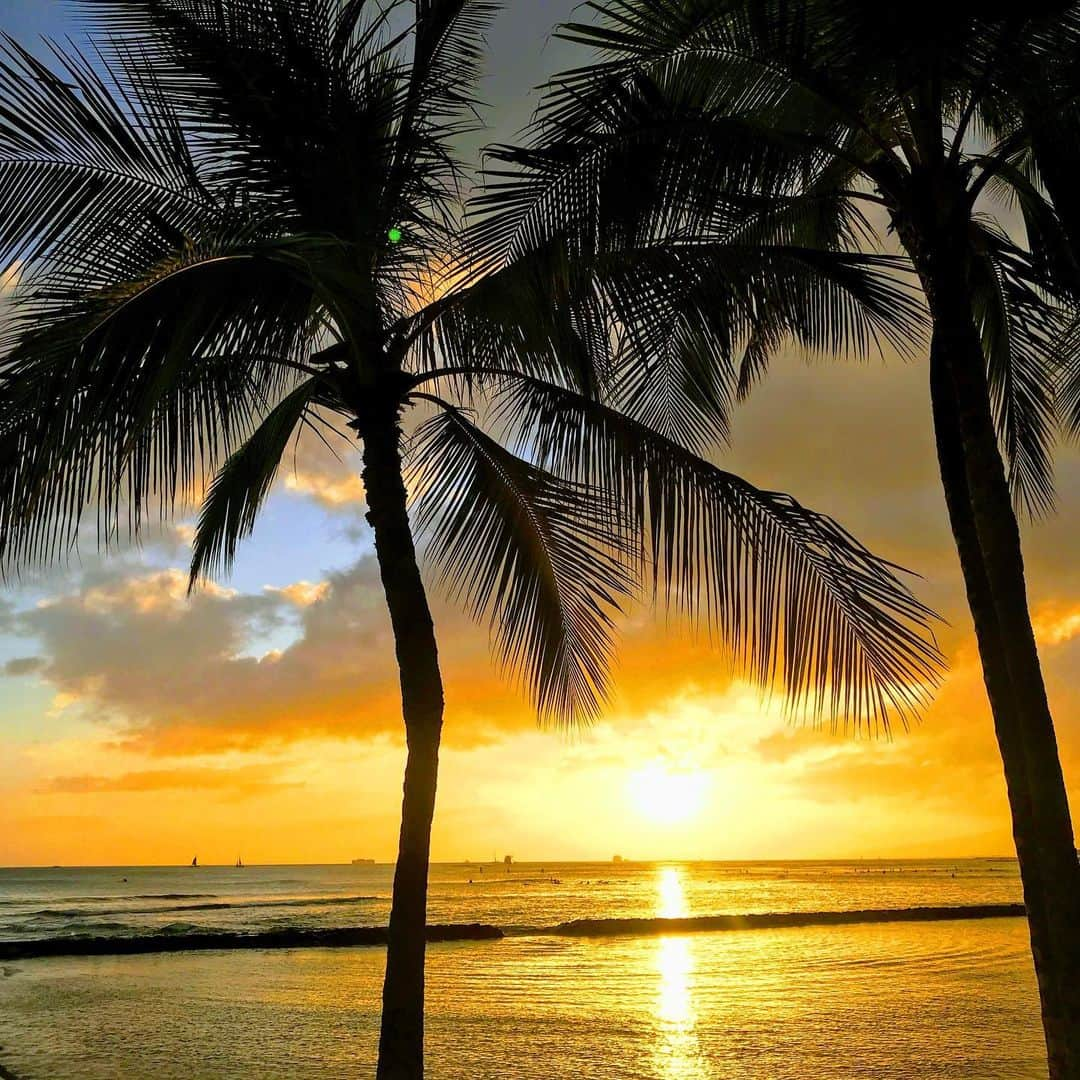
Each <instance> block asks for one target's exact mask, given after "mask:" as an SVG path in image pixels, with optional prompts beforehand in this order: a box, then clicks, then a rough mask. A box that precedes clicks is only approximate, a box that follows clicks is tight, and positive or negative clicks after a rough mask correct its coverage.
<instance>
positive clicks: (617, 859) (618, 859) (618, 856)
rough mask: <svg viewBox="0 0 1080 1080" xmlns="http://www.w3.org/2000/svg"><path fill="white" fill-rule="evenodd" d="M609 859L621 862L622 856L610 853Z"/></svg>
mask: <svg viewBox="0 0 1080 1080" xmlns="http://www.w3.org/2000/svg"><path fill="white" fill-rule="evenodd" d="M611 861H612V862H622V861H623V860H622V856H621V855H612V856H611Z"/></svg>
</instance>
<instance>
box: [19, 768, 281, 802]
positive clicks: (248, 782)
mask: <svg viewBox="0 0 1080 1080" xmlns="http://www.w3.org/2000/svg"><path fill="white" fill-rule="evenodd" d="M299 786H301V782H300V781H290V780H282V779H280V778H279V776H278V772H277V770H276V769H274V768H273V767H271V766H266V765H242V766H237V767H235V768H214V767H208V766H200V767H198V768H177V769H142V770H139V771H137V772H125V773H120V774H118V775H115V776H86V775H83V776H56V777H52V778H50V779H49V780H47V781H45V782H44V783H43V784H41V785H40V787H39V788H38V791H39V792H40V793H41V794H46V795H89V794H92V793H98V792H150V791H165V790H174V789H175V790H183V791H202V792H206V791H213V792H219V793H222V794H225V795H228V796H230V797H233V798H236V797H247V796H250V795H257V794H263V793H265V792H268V791H275V790H278V789H280V788H287V787H299Z"/></svg>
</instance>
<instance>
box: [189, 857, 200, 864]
mask: <svg viewBox="0 0 1080 1080" xmlns="http://www.w3.org/2000/svg"><path fill="white" fill-rule="evenodd" d="M191 865H192V866H198V865H199V856H198V855H196V856H195V858H194V859H192V860H191Z"/></svg>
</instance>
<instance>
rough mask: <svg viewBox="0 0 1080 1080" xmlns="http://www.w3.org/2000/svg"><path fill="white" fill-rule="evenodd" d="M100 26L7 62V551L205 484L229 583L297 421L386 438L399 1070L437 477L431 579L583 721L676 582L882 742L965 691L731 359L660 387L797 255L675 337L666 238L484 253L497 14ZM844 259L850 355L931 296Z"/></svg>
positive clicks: (774, 264) (802, 692) (719, 253)
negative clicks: (910, 300) (650, 298)
mask: <svg viewBox="0 0 1080 1080" xmlns="http://www.w3.org/2000/svg"><path fill="white" fill-rule="evenodd" d="M84 4H85V7H86V9H87V10H88V12H89V14H90V15H92V16H93V18H94V23H93V25H94V26H96V28H97V29H98V31H100V33H99V34H98V35H96V36H95V37H93V38H92V39H91V41H92V42H93V44H94V52H93V53H92V54H89V55H84V54H83V53H81V52H79V51H76V50H75V49H74V47H71V46H69V47H65V48H60V47H56V48H54V54H55V56H54V59H55V64H53V65H52V66H49V65H47V64H44V63H42V62H41V61H39V60H38V59H36V58H35V57H34V56H33V55H32V54H30V53H29V52H27V51H26V50H24V49H23V48H21V47H19V46H18V45H17V44H15V43H14V42H11V41H8V42H7V43H6V46H5V47H4V53H3V57H2V60H0V248H2V254H3V265H4V266H12V265H14V264H15V263H16V262H17V263H18V265H19V267H20V269H21V282H20V285H19V287H18V290H17V291H16V294H15V297H14V300H13V314H12V315H11V318H10V320H9V325H8V327H7V329H6V332H5V334H4V337H3V339H2V341H0V355H2V357H3V359H2V361H0V380H2V381H0V558H2V562H3V565H4V566H5V567H7V568H8V569H9V570H14V569H16V568H18V567H22V566H26V565H28V564H35V563H41V562H43V561H46V560H50V559H53V558H55V557H57V556H62V555H63V553H65V552H67V551H70V550H71V549H72V548H73V547H74V546H75V545H76V543H77V542H78V540H79V537H80V533H83V532H85V531H86V529H87V527H89V528H91V530H92V528H93V524H94V522H93V521H91V522H89V523H88V519H95V520H96V534H97V538H98V542H99V543H101V544H103V545H104V546H106V547H108V546H109V545H111V544H113V543H114V541H116V540H117V539H118V538H120V537H121V536H125V535H128V534H132V533H133V534H136V535H138V533H139V530H140V528H141V527H142V526H143V524H144V523H145V522H146V521H147V520H148V519H151V518H154V517H155V516H157V515H168V514H172V513H176V512H180V511H182V509H183V507H184V505H185V503H186V502H187V501H188V500H190V499H191V498H192V497H193V496H196V497H198V496H199V495H200V493H202V495H203V497H202V506H201V510H200V513H199V517H198V526H197V530H196V536H195V540H194V552H193V558H192V566H191V580H192V584H193V586H194V585H195V584H196V583H197V582H198V581H199V580H200V579H201V578H202V577H203V576H204V575H206V574H209V573H213V572H217V571H222V570H225V569H227V568H228V567H229V566H230V565H231V564H232V561H233V559H234V557H235V554H236V550H237V546H238V544H239V542H240V540H241V539H242V538H243V537H245V536H246V535H247V534H249V533H250V532H251V530H252V528H253V527H254V524H255V520H256V517H257V515H258V512H259V510H260V507H261V506H262V504H263V502H264V501H265V499H266V497H267V494H268V492H269V491H270V489H271V486H272V483H273V479H274V476H275V473H276V471H277V469H278V467H279V465H280V462H281V460H282V457H283V455H284V454H285V452H286V450H287V448H288V446H289V445H290V444H291V442H292V440H293V439H294V438H295V437H296V436H297V434H298V432H300V431H301V430H307V431H309V432H312V433H314V434H315V435H318V436H320V437H323V438H325V439H331V438H334V437H335V434H347V435H348V437H349V438H350V439H351V440H353V441H351V442H350V445H352V446H358V448H359V450H360V453H361V455H362V462H363V479H364V485H365V494H366V501H367V507H368V521H369V522H370V524H371V527H372V530H373V533H374V540H375V549H376V554H377V558H378V564H379V568H380V572H381V577H382V584H383V587H384V591H385V597H386V603H387V607H388V609H389V613H390V618H391V623H392V627H393V633H394V639H395V644H396V653H397V663H398V668H399V672H400V682H401V697H402V712H403V719H404V726H405V736H406V742H407V747H408V754H407V764H406V769H405V781H404V795H403V803H402V820H401V832H400V845H399V851H398V859H397V866H396V871H395V876H394V885H393V898H392V908H391V914H390V925H389V931H388V950H387V968H386V980H385V985H384V993H383V1015H382V1030H381V1037H380V1043H379V1066H378V1075H379V1076H380V1077H385V1078H390V1077H394V1078H401V1077H408V1078H415V1077H420V1076H422V1073H423V989H424V983H423V980H424V948H425V925H426V899H427V875H428V857H429V846H430V833H431V822H432V815H433V812H434V805H435V792H436V778H437V766H438V752H439V742H440V735H441V730H442V723H443V685H442V678H441V675H440V670H439V662H438V653H437V647H436V638H435V632H434V627H433V622H432V616H431V612H430V610H429V606H428V599H427V593H426V591H425V586H424V583H423V581H422V579H421V574H420V569H419V563H418V555H417V549H416V546H415V543H414V532H413V527H412V524H411V523H410V516H409V510H408V505H407V486H408V484H407V481H408V477H409V475H410V473H409V470H412V475H414V476H415V482H414V484H413V486H414V487H415V488H416V489H417V490H418V491H419V492H421V494H420V501H419V505H417V506H416V507H415V510H414V518H413V520H414V521H415V522H416V524H417V526H418V527H419V528H420V529H421V530H422V531H423V532H424V534H425V544H426V546H425V548H424V549H423V550H424V552H425V555H426V558H427V560H428V562H429V564H430V565H431V566H432V568H433V569H434V570H435V571H436V572H437V573H438V574H439V575H440V576H441V578H442V580H443V582H444V584H445V585H446V586H447V587H448V588H449V590H450V592H451V593H452V594H454V595H456V596H457V597H459V598H460V599H461V600H462V601H463V602H464V603H465V604H466V606H467V607H468V608H469V609H470V611H472V612H473V613H475V615H476V616H477V617H478V618H480V619H483V620H486V621H488V622H489V623H490V626H491V629H492V638H493V641H494V644H495V648H496V651H497V653H498V656H499V658H500V659H501V661H502V662H503V664H504V665H505V666H506V667H507V668H508V669H509V671H510V672H511V673H513V674H515V675H516V676H517V677H518V678H520V680H521V681H522V683H523V684H524V688H525V689H526V690H527V692H528V694H529V696H530V697H531V699H532V701H533V702H534V704H535V706H536V708H537V710H538V712H539V714H540V716H541V717H542V718H546V719H548V720H552V721H555V722H560V723H577V722H582V721H587V720H589V719H590V718H592V717H593V716H595V715H596V713H597V710H598V708H599V707H600V704H601V702H602V700H603V698H604V694H605V690H606V686H607V674H606V673H607V665H608V658H609V655H610V650H611V647H612V635H613V631H614V628H615V622H616V618H617V615H618V612H619V610H620V608H622V607H624V606H625V604H626V603H627V602H629V601H630V599H631V598H632V597H633V596H634V595H635V594H636V592H637V590H638V588H639V585H642V584H645V583H647V579H649V578H651V583H652V587H653V589H655V590H656V591H657V592H658V593H659V594H660V595H661V597H663V598H665V599H667V598H670V599H671V600H672V601H673V602H676V603H677V604H678V605H679V606H680V607H681V608H682V609H684V610H685V611H687V612H690V613H692V614H700V615H701V616H703V617H704V618H707V619H708V620H709V621H710V623H711V625H712V626H713V627H714V628H715V629H716V630H717V631H718V632H719V633H721V634H723V635H724V637H725V638H726V640H727V641H728V643H729V645H730V648H731V650H732V652H733V654H734V656H735V657H736V658H737V659H738V660H740V661H742V663H743V665H744V667H745V668H746V669H747V670H748V672H749V674H750V675H751V677H753V678H755V679H756V680H757V681H758V682H759V683H761V684H763V685H772V684H778V685H779V686H781V687H782V688H783V689H784V690H785V691H787V693H788V696H789V697H790V698H791V700H792V702H793V704H794V706H795V707H796V708H799V709H801V710H803V711H808V712H810V713H814V714H820V713H823V712H826V711H827V712H828V713H829V714H830V715H832V716H834V717H840V716H843V717H844V718H846V719H851V720H852V721H854V722H861V723H866V724H869V725H877V724H887V723H888V722H889V721H890V719H896V718H900V719H903V720H905V721H906V719H907V718H909V717H910V716H911V715H912V714H913V713H914V712H915V711H916V710H917V709H918V708H919V707H920V705H921V703H922V702H923V701H924V700H925V698H926V695H927V693H928V692H929V690H930V688H931V687H932V685H933V684H934V682H935V680H936V676H937V672H938V667H939V656H938V653H937V651H936V647H935V646H934V644H933V642H932V640H931V639H930V637H929V635H928V624H929V618H930V613H929V612H928V611H927V610H926V609H925V608H924V607H923V606H922V605H921V604H919V603H918V601H917V600H916V599H915V598H914V597H913V596H912V595H911V594H910V593H909V592H908V590H907V589H906V588H905V587H904V586H903V585H902V584H901V583H900V581H899V580H898V579H897V577H896V576H895V574H894V570H895V567H893V566H892V565H891V564H889V563H886V562H884V561H882V560H880V559H878V558H877V557H875V556H874V555H872V554H871V553H870V552H868V551H867V550H866V549H865V548H863V547H862V546H861V545H859V544H858V543H857V542H856V541H855V540H854V539H853V538H852V537H850V536H849V535H848V534H847V533H845V532H844V531H843V530H842V529H841V528H840V527H839V526H838V525H836V524H835V523H833V522H832V521H830V520H829V519H828V518H825V517H823V516H821V515H820V514H817V513H814V512H813V511H810V510H808V509H805V508H804V507H802V506H800V505H799V504H798V503H797V502H795V501H794V500H792V499H790V498H788V497H786V496H782V495H779V494H776V493H773V492H768V491H762V490H759V489H757V488H755V487H753V486H752V485H751V484H749V483H747V482H746V481H744V480H742V479H740V478H738V477H736V476H733V475H731V474H730V473H727V472H724V471H723V470H721V469H720V468H718V467H717V466H716V465H714V464H712V463H711V462H709V461H706V460H704V459H703V458H701V457H699V456H698V455H697V454H696V453H695V452H694V449H693V446H692V445H688V443H689V440H690V438H691V437H692V436H693V435H694V433H695V431H696V427H697V422H698V418H699V417H707V418H709V419H710V422H711V423H712V424H713V425H714V426H715V425H722V423H723V419H724V410H725V407H726V402H725V401H724V400H722V398H721V396H720V390H721V389H722V387H721V385H720V384H719V383H717V381H716V380H715V379H714V378H713V377H712V374H711V373H710V372H709V371H708V370H706V368H705V367H704V366H701V367H700V368H699V369H695V375H694V378H693V379H690V380H682V381H681V382H679V383H671V384H662V383H657V382H655V381H654V380H652V379H651V378H648V377H646V376H647V375H648V367H647V365H646V363H645V360H646V359H647V357H648V356H649V355H650V354H651V352H653V351H654V350H655V349H656V348H657V347H658V342H659V340H660V339H659V338H658V334H659V332H660V331H661V330H662V331H663V332H664V334H665V335H666V336H668V337H671V338H673V339H674V342H675V344H674V345H672V344H671V342H668V343H666V344H664V345H663V348H664V350H665V355H666V353H669V352H672V350H674V351H675V352H678V353H679V355H680V356H681V355H682V354H683V353H686V354H687V355H689V353H690V352H695V353H696V351H697V346H698V344H699V343H701V342H703V341H705V340H707V339H711V338H712V337H714V336H715V334H717V333H719V332H720V331H721V329H722V327H723V326H724V325H725V324H730V326H731V327H733V328H734V327H737V326H738V325H739V324H740V321H741V320H744V319H745V317H746V313H747V310H748V308H747V306H746V304H747V300H746V295H745V291H746V290H747V289H751V290H752V289H753V288H756V285H755V282H756V281H757V280H758V279H759V278H760V277H762V276H767V277H768V278H769V279H770V280H777V281H784V280H787V279H788V277H791V276H795V277H798V276H799V275H801V274H802V273H804V272H805V270H804V268H803V267H802V266H801V265H799V262H798V260H797V259H792V258H790V257H788V258H787V259H786V261H785V258H782V257H779V256H776V254H775V253H772V252H763V253H762V254H761V256H760V258H759V259H758V260H757V262H756V263H752V262H750V261H748V260H746V259H745V258H744V257H743V256H742V255H741V254H740V253H738V252H736V255H735V257H734V258H730V257H729V255H728V253H727V252H726V251H725V250H724V248H723V247H722V246H717V248H716V250H715V251H714V252H713V256H712V262H711V264H710V265H711V271H712V274H713V275H714V280H719V279H720V278H724V279H727V280H730V281H731V282H732V283H733V288H732V290H731V296H732V298H733V299H732V302H731V304H730V305H727V306H725V305H717V306H716V309H715V311H713V312H712V313H710V314H709V315H708V316H707V317H702V316H701V315H700V314H699V313H698V305H697V304H696V303H690V302H687V303H686V304H684V305H682V306H681V307H680V306H678V305H676V306H675V307H674V308H672V307H671V305H668V308H667V309H665V325H664V326H663V327H660V326H658V324H657V322H656V319H655V318H654V317H653V315H652V314H651V312H650V311H649V310H648V306H647V305H645V307H644V308H643V307H642V305H641V304H640V303H637V304H636V308H637V313H636V314H635V313H634V311H633V310H631V309H632V308H634V307H635V305H631V306H630V307H629V308H627V310H626V311H622V310H621V308H622V306H623V300H624V299H626V298H629V297H633V296H637V297H638V299H639V300H640V299H641V297H643V296H644V295H645V292H643V290H645V291H653V292H655V289H653V287H652V286H651V285H649V284H648V281H649V280H650V276H651V275H646V274H645V273H644V271H645V270H647V269H649V267H650V266H652V267H653V269H655V268H656V267H657V266H659V265H660V264H663V265H665V266H666V270H665V272H664V273H665V280H666V281H669V282H671V283H672V284H673V287H674V286H675V285H677V286H678V287H679V289H680V290H681V291H687V295H688V296H695V297H696V296H698V295H699V294H697V293H694V292H693V288H692V283H691V282H690V280H689V279H688V278H686V275H685V274H684V273H683V271H682V268H681V267H680V265H679V263H678V260H672V259H670V258H668V257H667V256H666V255H665V254H664V253H663V252H662V251H657V252H649V251H645V252H644V253H643V254H641V255H640V256H639V255H636V254H635V255H633V256H629V257H626V258H621V257H615V258H611V259H594V260H588V259H578V258H577V257H576V255H575V252H574V251H573V250H571V249H570V248H568V247H566V246H565V245H562V244H560V243H553V244H540V245H537V246H536V247H535V249H534V250H532V251H530V253H529V255H528V256H527V257H523V258H519V259H514V260H509V261H507V260H502V261H497V260H493V259H491V258H488V257H486V256H484V257H482V250H483V249H482V244H481V241H482V234H483V229H481V237H480V239H479V240H478V241H477V242H476V244H474V243H473V242H472V241H471V240H468V241H467V242H466V240H465V239H464V238H463V233H462V230H461V215H460V207H459V199H458V194H457V193H458V189H459V185H460V181H461V178H462V169H461V166H460V164H459V163H458V161H457V158H456V156H455V140H456V139H457V138H458V137H459V136H460V135H461V134H462V133H463V132H464V131H466V130H468V129H469V128H470V127H472V126H473V125H474V124H475V123H476V121H475V105H474V100H473V84H474V79H475V77H476V74H477V68H478V66H479V64H480V61H481V59H482V34H483V31H484V27H485V24H486V22H487V20H488V18H489V17H490V15H491V13H492V5H490V4H487V3H482V2H467V0H416V3H415V4H404V5H402V4H399V5H394V6H392V7H386V6H385V5H379V4H375V3H366V2H365V0H84ZM473 253H476V254H475V257H474V254H473ZM657 260H659V263H658V262H657ZM694 273H695V280H696V281H697V285H698V288H699V289H700V288H702V287H704V286H705V285H707V284H708V281H707V280H706V277H705V276H704V275H703V274H702V272H701V270H700V268H698V269H695V271H694ZM822 273H823V274H824V275H826V276H827V277H828V278H829V281H830V282H831V288H832V295H833V302H834V303H835V304H836V306H837V308H838V309H840V310H843V311H844V312H845V316H846V319H847V322H848V325H849V326H850V328H851V333H853V334H856V335H865V334H872V333H874V332H875V329H876V328H877V327H878V326H879V325H886V323H887V318H886V315H887V313H888V312H889V311H891V310H892V309H893V307H894V306H895V305H897V304H899V305H901V306H903V305H904V304H905V303H906V300H905V297H904V295H903V292H902V290H899V289H897V288H896V287H895V286H894V285H893V284H892V283H891V282H890V281H889V280H888V278H887V276H886V275H883V274H881V273H879V272H877V271H875V270H873V269H869V270H868V269H866V268H862V267H853V266H851V265H849V264H848V263H846V262H845V260H843V259H838V260H835V261H834V263H833V264H832V265H829V266H828V267H826V268H824V269H823V270H822ZM740 282H741V283H742V285H739V284H738V283H740ZM734 286H738V287H734ZM740 289H741V290H742V291H741V292H740ZM642 372H644V374H642ZM627 403H629V405H633V406H634V407H624V406H626V405H627ZM638 406H642V407H641V408H639V407H638ZM650 418H651V419H652V420H653V421H654V422H653V423H650V422H649V421H650ZM481 421H484V422H486V424H487V429H486V430H485V428H484V427H483V426H481ZM343 427H344V428H345V429H348V430H347V432H344V433H343V432H342V430H341V429H342V428H343ZM681 436H685V438H681ZM361 662H363V663H370V662H371V659H370V658H363V659H361V658H358V663H361Z"/></svg>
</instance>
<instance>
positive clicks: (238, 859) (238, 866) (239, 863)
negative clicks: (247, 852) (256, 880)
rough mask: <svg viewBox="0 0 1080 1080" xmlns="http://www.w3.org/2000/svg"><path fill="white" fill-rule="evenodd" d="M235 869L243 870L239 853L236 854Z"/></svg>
mask: <svg viewBox="0 0 1080 1080" xmlns="http://www.w3.org/2000/svg"><path fill="white" fill-rule="evenodd" d="M236 869H237V870H243V869H244V860H243V859H241V858H240V856H239V855H237V856H236Z"/></svg>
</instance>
